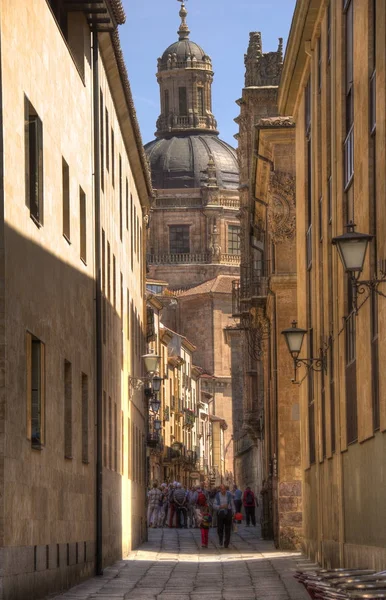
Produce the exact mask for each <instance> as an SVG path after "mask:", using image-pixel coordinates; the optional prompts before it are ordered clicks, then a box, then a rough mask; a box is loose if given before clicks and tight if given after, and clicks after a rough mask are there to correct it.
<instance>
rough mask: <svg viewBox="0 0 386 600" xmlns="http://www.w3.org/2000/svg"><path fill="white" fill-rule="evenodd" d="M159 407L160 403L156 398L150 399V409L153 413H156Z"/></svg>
mask: <svg viewBox="0 0 386 600" xmlns="http://www.w3.org/2000/svg"><path fill="white" fill-rule="evenodd" d="M160 406H161V402H160V401H159V400H158V398H152V399H151V400H150V408H151V410H152V411H153V412H155V413H157V412H158V411H159V409H160Z"/></svg>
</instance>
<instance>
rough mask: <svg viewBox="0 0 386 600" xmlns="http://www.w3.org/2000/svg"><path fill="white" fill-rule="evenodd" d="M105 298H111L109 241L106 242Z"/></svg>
mask: <svg viewBox="0 0 386 600" xmlns="http://www.w3.org/2000/svg"><path fill="white" fill-rule="evenodd" d="M107 298H108V299H109V300H110V299H111V250H110V242H107Z"/></svg>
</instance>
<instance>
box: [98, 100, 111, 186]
mask: <svg viewBox="0 0 386 600" xmlns="http://www.w3.org/2000/svg"><path fill="white" fill-rule="evenodd" d="M99 104H100V132H99V136H100V159H101V188H102V191H104V189H105V169H104V154H105V146H104V131H103V94H102V90H100V94H99ZM108 135H109V134H108V130H107V129H106V140H107V138H108Z"/></svg>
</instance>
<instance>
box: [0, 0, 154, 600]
mask: <svg viewBox="0 0 386 600" xmlns="http://www.w3.org/2000/svg"><path fill="white" fill-rule="evenodd" d="M102 5H103V6H102ZM75 8H77V9H79V10H75ZM81 8H82V3H78V5H77V6H76V7H75V5H74V3H72V4H70V3H66V2H65V1H63V2H53V1H52V2H51V1H47V2H46V1H43V0H39V2H27V3H26V2H24V1H23V0H14V1H13V2H7V3H2V4H1V7H0V36H1V79H0V82H1V90H0V98H1V106H0V111H1V129H0V156H1V169H0V207H1V219H0V237H1V254H0V256H1V269H0V277H1V306H2V309H1V313H0V315H1V326H0V327H1V331H2V336H1V346H0V354H1V358H0V360H1V384H0V406H1V409H0V563H1V574H0V598H2V600H7V599H12V600H19V599H20V600H21V599H25V598H27V597H28V598H42V597H46V596H47V595H49V594H52V593H54V592H57V591H59V590H61V589H64V588H66V587H68V586H70V585H73V584H75V583H76V582H78V581H79V580H81V579H83V578H85V577H88V576H90V575H93V574H94V573H95V571H96V572H98V573H100V572H101V571H102V569H103V567H104V566H106V565H108V564H111V563H112V562H114V561H115V560H117V559H119V558H121V557H122V556H123V555H124V554H125V553H127V552H128V551H129V550H130V549H131V548H133V547H135V546H136V545H137V544H139V543H140V542H141V541H142V540H143V539H144V533H145V530H144V527H145V511H144V500H145V486H144V483H145V481H144V472H143V468H142V467H141V461H142V460H143V457H144V444H143V443H142V440H143V437H142V436H143V435H144V414H143V406H142V398H140V397H137V396H136V397H133V398H129V390H128V385H127V381H128V376H129V374H136V375H139V374H141V372H142V368H141V363H140V358H139V357H140V356H141V353H142V352H141V350H142V349H143V347H144V343H143V340H144V337H143V324H144V322H145V317H146V315H145V310H144V272H145V269H144V266H145V260H144V255H145V251H144V248H145V246H144V242H145V236H144V234H143V225H142V222H143V217H144V215H145V214H146V213H147V212H148V208H149V197H150V196H151V193H152V188H151V181H150V177H149V173H148V169H147V164H146V157H145V155H144V152H143V148H142V144H141V139H140V134H139V129H138V124H137V121H136V117H135V112H134V108H133V103H132V97H131V93H130V87H129V82H128V78H127V73H126V70H125V67H124V64H123V60H122V53H121V50H120V46H119V39H118V34H117V25H118V24H119V23H122V22H123V21H124V18H125V17H124V13H123V10H122V6H121V4H120V2H119V1H115V0H114V1H112V2H101V3H98V6H97V7H96V8H97V9H98V8H100V13H98V12H95V10H94V11H93V12H92V13H91V14H90V13H88V12H87V10H81ZM131 240H135V243H134V244H133V242H132V241H131ZM133 457H135V459H134V458H133ZM134 464H135V465H136V467H135V470H134V467H133V465H134ZM143 464H144V460H143Z"/></svg>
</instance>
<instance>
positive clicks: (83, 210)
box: [79, 188, 87, 264]
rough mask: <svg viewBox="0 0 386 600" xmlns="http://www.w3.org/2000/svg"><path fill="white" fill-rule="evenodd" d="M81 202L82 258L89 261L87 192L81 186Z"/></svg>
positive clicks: (85, 261)
mask: <svg viewBox="0 0 386 600" xmlns="http://www.w3.org/2000/svg"><path fill="white" fill-rule="evenodd" d="M79 204H80V210H79V215H80V225H79V226H80V258H81V259H82V261H83V262H84V263H85V264H86V263H87V238H86V233H87V231H86V194H85V193H84V191H83V190H82V188H79Z"/></svg>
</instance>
